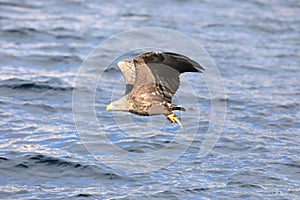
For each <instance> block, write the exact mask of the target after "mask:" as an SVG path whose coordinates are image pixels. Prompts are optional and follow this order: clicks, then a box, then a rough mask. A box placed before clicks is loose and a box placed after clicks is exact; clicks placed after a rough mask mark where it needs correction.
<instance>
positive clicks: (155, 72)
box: [106, 52, 204, 126]
mask: <svg viewBox="0 0 300 200" xmlns="http://www.w3.org/2000/svg"><path fill="white" fill-rule="evenodd" d="M118 67H119V68H120V70H121V71H122V73H123V76H124V78H125V82H126V92H125V95H124V96H123V97H122V98H120V99H119V100H117V101H115V102H112V103H111V104H110V105H108V106H107V107H106V110H110V109H112V110H120V111H127V112H131V113H134V114H138V115H144V116H149V115H159V114H163V115H165V116H166V117H167V118H168V120H169V121H170V122H172V123H173V122H177V123H178V124H179V125H180V126H181V123H180V121H179V119H178V117H177V116H176V115H175V114H174V113H173V112H172V111H173V110H185V108H183V107H179V106H177V105H175V104H172V98H173V96H174V94H175V92H176V91H177V89H178V88H179V83H180V81H179V75H180V74H181V73H184V72H201V70H204V69H203V68H202V67H201V66H200V65H199V64H198V63H197V62H195V61H193V60H191V59H189V58H188V57H186V56H183V55H180V54H175V53H170V52H147V53H144V54H140V55H138V56H136V57H135V58H133V59H126V60H122V61H120V62H119V63H118Z"/></svg>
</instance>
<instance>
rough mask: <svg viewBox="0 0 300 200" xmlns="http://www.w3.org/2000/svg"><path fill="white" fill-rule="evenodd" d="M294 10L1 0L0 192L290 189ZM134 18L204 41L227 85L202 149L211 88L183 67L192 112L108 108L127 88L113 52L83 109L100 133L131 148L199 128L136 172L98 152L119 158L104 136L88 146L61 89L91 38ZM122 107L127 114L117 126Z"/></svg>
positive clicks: (299, 101)
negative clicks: (219, 124)
mask: <svg viewBox="0 0 300 200" xmlns="http://www.w3.org/2000/svg"><path fill="white" fill-rule="evenodd" d="M299 13H300V1H298V0H287V1H279V0H274V1H266V0H252V1H239V0H225V1H209V0H187V1H181V0H175V1H171V0H166V1H157V0H154V1H131V0H126V1H115V0H113V1H92V0H86V1H83V0H65V1H58V0H52V1H36V0H26V1H17V0H0V46H1V49H0V70H1V71H0V72H1V73H0V199H299V198H300V87H299V85H300V40H299V38H300V15H299ZM142 27H160V28H167V29H171V30H175V31H178V32H180V33H182V34H184V35H187V36H188V37H190V38H192V39H193V40H195V41H197V42H198V43H199V44H200V45H201V46H202V47H203V48H205V49H206V50H207V51H208V53H209V55H210V56H211V58H212V60H213V61H214V62H215V63H216V66H217V67H218V69H219V71H220V74H221V77H222V81H223V84H224V88H225V92H226V97H225V98H223V99H219V101H221V102H224V104H226V118H225V123H224V126H223V130H222V133H221V134H220V136H219V137H218V140H217V141H216V144H215V145H214V146H213V148H212V149H211V151H210V152H209V153H208V154H207V155H206V156H202V157H199V156H198V153H199V151H200V148H201V144H202V142H203V140H204V138H205V134H206V133H207V131H208V129H209V127H210V119H211V99H210V95H209V91H208V89H207V86H206V85H205V83H204V81H203V79H202V78H201V76H200V75H194V74H184V77H185V78H186V79H187V80H188V79H189V77H192V80H191V78H190V82H191V83H190V84H191V85H192V88H191V89H190V91H194V93H193V94H194V95H193V98H194V97H196V99H197V101H198V102H199V105H195V104H194V103H193V101H192V100H193V99H192V98H189V97H190V95H189V90H188V89H179V91H178V94H184V101H183V102H181V103H182V104H184V105H188V106H190V107H196V108H197V110H199V111H200V114H199V113H198V112H196V113H195V112H187V113H185V114H182V115H183V116H182V120H183V122H184V119H187V120H188V121H189V122H191V124H190V125H189V126H187V127H185V129H183V130H181V131H180V133H179V132H178V127H177V126H176V125H175V124H168V122H167V121H166V120H165V118H164V117H163V116H153V117H139V116H136V115H132V114H126V113H120V112H106V111H105V106H106V105H107V104H109V103H110V101H111V99H118V97H120V96H121V95H122V94H123V92H124V89H125V87H124V84H123V82H122V76H121V73H120V71H118V69H117V67H115V63H116V61H112V64H111V65H110V66H109V67H107V68H106V70H105V73H104V75H103V78H100V80H101V83H99V85H98V86H97V87H96V92H95V94H96V95H95V96H96V100H95V105H94V108H95V111H96V112H95V113H96V116H97V120H98V121H99V123H101V127H102V129H101V130H99V134H100V133H103V132H105V134H106V135H107V138H108V140H109V141H111V144H112V145H113V146H116V147H118V148H119V149H123V150H124V151H127V152H132V154H131V156H133V157H134V156H137V158H138V157H139V156H140V155H144V154H146V153H148V154H149V155H151V153H152V152H153V154H155V152H156V151H157V150H160V149H164V148H165V147H166V145H168V144H170V143H171V141H172V140H173V139H174V138H175V136H177V135H179V136H180V137H178V138H177V141H176V142H177V143H176V144H180V143H181V142H182V143H185V141H186V138H189V135H190V134H191V132H189V130H190V129H193V130H196V136H195V137H194V139H193V141H192V143H191V144H189V146H188V148H187V149H185V150H184V152H183V153H182V155H180V156H178V158H177V159H174V160H173V161H172V162H170V163H168V165H166V166H161V167H160V166H159V164H157V163H151V162H149V163H148V164H149V166H150V168H147V169H148V170H147V171H145V172H140V171H136V173H133V172H130V170H129V171H126V166H130V164H132V163H130V162H127V163H126V162H124V160H121V156H120V166H122V167H123V168H124V169H125V171H119V170H117V169H115V168H113V167H111V166H109V165H108V164H107V161H111V162H114V163H118V156H117V157H110V156H111V155H110V154H109V152H107V151H108V150H109V146H105V145H104V144H103V143H101V142H102V141H98V140H94V143H93V145H92V146H87V145H86V144H85V142H86V141H84V140H83V139H82V138H84V137H83V136H82V135H81V134H80V133H79V131H78V126H76V124H77V123H78V122H76V123H75V121H76V120H74V107H72V102H73V101H74V99H72V95H73V94H74V93H73V92H74V90H75V89H76V88H77V87H80V85H76V80H77V79H76V77H77V73H78V70H79V68H80V66H81V65H82V63H83V62H84V60H85V59H86V58H87V56H88V55H89V53H90V52H91V51H92V50H93V49H94V47H95V46H97V45H98V44H100V43H101V42H103V41H105V40H106V39H108V38H110V37H111V36H112V35H115V34H118V33H120V32H123V31H128V30H132V29H134V28H142ZM135 37H137V38H139V37H140V35H136V36H135V35H131V37H130V38H128V39H129V40H130V41H134V40H135ZM124 42H126V41H124ZM176 42H178V41H176V40H175V41H174V43H176ZM128 45H130V43H129V44H128ZM106 53H107V54H113V53H114V50H113V49H110V51H107V52H106ZM129 55H131V56H133V55H134V53H132V52H131V53H130V52H129ZM125 57H126V56H125ZM200 60H201V59H200ZM98 64H99V67H103V66H101V64H102V63H98ZM104 67H106V66H104ZM204 67H205V66H204ZM92 73H93V72H92V71H91V72H90V74H92ZM87 76H88V74H87ZM194 77H199V81H198V82H197V83H194V82H193V78H194ZM87 80H89V79H87ZM193 83H194V84H193ZM92 84H95V83H92ZM182 87H184V85H183V86H182ZM185 92H186V93H185ZM72 100H73V101H72ZM174 101H176V99H175V100H174ZM73 103H74V102H73ZM189 113H191V114H189ZM83 114H84V113H83ZM178 115H180V112H179V113H178ZM192 115H197V116H198V115H200V117H199V120H198V118H196V119H195V118H193V117H191V116H192ZM185 116H186V117H185ZM129 118H130V119H131V123H133V122H134V123H133V124H129V125H126V123H125V124H122V125H120V123H122V122H123V120H125V119H129ZM116 121H117V122H118V123H119V125H118V123H116ZM77 125H78V124H77ZM93 125H94V124H92V123H91V124H89V123H87V124H85V126H86V127H87V128H90V127H91V126H93ZM120 126H121V128H120ZM83 132H84V131H83ZM181 140H182V141H181ZM101 145H103V146H101ZM102 147H103V154H101V148H102ZM93 148H97V150H98V151H97V152H98V153H100V154H101V158H102V159H103V160H104V161H103V160H101V159H97V158H96V157H95V154H94V153H93ZM91 149H92V150H91ZM99 149H100V151H99ZM172 152H176V148H175V149H172V148H171V147H170V148H169V153H170V156H172V155H173V154H172ZM105 159H106V160H105ZM122 159H123V158H122ZM130 159H132V157H131V158H130ZM130 159H129V160H128V161H130ZM162 159H163V158H162ZM141 161H142V160H141ZM141 164H143V163H142V162H141ZM151 164H153V165H156V166H159V169H156V170H151V169H154V168H151ZM141 166H142V165H141ZM149 166H148V167H149ZM145 167H147V166H145ZM129 168H130V169H132V168H131V167H128V169H129ZM142 168H143V166H142Z"/></svg>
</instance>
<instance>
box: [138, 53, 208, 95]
mask: <svg viewBox="0 0 300 200" xmlns="http://www.w3.org/2000/svg"><path fill="white" fill-rule="evenodd" d="M133 62H134V65H135V70H136V80H135V83H134V87H133V90H134V89H135V88H137V87H139V86H140V85H143V84H147V83H155V84H156V85H157V87H158V88H157V90H159V91H160V92H162V93H163V94H164V95H166V96H167V97H168V98H172V97H173V96H174V94H175V92H176V91H177V89H178V88H179V84H180V80H179V75H180V74H181V73H184V72H202V71H203V70H204V68H203V67H201V66H200V65H199V64H198V63H197V62H195V61H194V60H192V59H190V58H188V57H186V56H183V55H180V54H176V53H171V52H147V53H144V54H140V55H138V56H136V57H135V58H134V59H133Z"/></svg>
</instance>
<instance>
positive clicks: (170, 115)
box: [166, 113, 183, 128]
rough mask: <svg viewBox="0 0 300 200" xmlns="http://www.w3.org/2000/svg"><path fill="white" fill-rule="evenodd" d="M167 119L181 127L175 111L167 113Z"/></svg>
mask: <svg viewBox="0 0 300 200" xmlns="http://www.w3.org/2000/svg"><path fill="white" fill-rule="evenodd" d="M166 116H167V119H168V120H169V122H171V123H174V122H176V123H177V124H178V125H179V126H180V127H181V128H183V126H182V124H181V122H180V120H179V119H178V117H177V116H176V115H175V113H171V114H169V115H166Z"/></svg>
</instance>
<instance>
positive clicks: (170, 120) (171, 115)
mask: <svg viewBox="0 0 300 200" xmlns="http://www.w3.org/2000/svg"><path fill="white" fill-rule="evenodd" d="M167 118H168V120H169V122H171V123H174V122H176V119H178V117H177V116H176V115H175V114H174V113H171V114H169V115H168V116H167Z"/></svg>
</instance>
